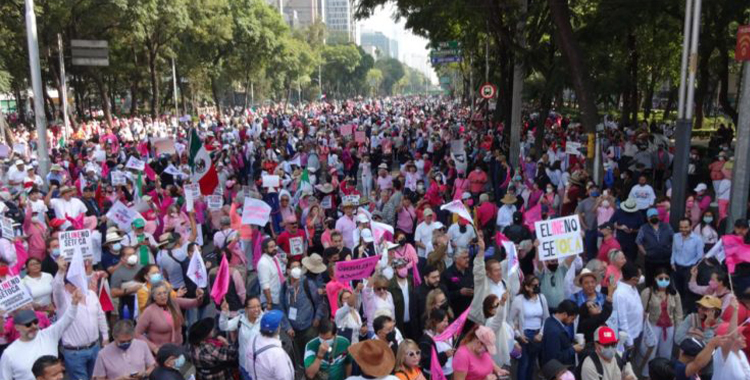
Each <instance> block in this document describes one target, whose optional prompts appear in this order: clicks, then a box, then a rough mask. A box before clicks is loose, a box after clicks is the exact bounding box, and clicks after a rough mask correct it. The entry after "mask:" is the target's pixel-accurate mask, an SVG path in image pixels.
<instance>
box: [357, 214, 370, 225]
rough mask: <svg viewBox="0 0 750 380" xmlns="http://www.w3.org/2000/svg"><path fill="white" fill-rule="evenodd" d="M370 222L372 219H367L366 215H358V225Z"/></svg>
mask: <svg viewBox="0 0 750 380" xmlns="http://www.w3.org/2000/svg"><path fill="white" fill-rule="evenodd" d="M369 222H370V219H369V218H368V217H367V215H365V214H364V213H362V214H357V223H369Z"/></svg>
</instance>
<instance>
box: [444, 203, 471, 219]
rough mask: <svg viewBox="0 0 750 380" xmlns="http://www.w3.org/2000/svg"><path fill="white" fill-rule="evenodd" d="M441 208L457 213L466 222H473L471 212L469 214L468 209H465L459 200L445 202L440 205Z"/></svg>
mask: <svg viewBox="0 0 750 380" xmlns="http://www.w3.org/2000/svg"><path fill="white" fill-rule="evenodd" d="M440 209H441V210H448V211H450V212H454V213H456V214H458V216H460V217H461V218H462V219H464V220H466V221H467V222H469V223H471V224H474V219H473V218H472V217H471V214H469V210H467V209H466V206H464V204H463V203H462V202H461V201H460V200H455V201H453V202H450V203H446V204H444V205H442V206H440Z"/></svg>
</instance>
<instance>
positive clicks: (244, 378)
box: [240, 367, 253, 380]
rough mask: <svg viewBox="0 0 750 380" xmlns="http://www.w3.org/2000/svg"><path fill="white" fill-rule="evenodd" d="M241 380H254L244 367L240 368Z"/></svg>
mask: <svg viewBox="0 0 750 380" xmlns="http://www.w3.org/2000/svg"><path fill="white" fill-rule="evenodd" d="M240 379H242V380H253V378H252V377H251V376H250V373H248V372H247V371H246V370H245V369H244V368H242V367H240Z"/></svg>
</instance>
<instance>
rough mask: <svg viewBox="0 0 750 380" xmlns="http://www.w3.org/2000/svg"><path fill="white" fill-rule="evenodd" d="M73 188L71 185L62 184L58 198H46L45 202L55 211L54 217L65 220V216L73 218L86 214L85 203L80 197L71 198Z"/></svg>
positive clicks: (73, 191)
mask: <svg viewBox="0 0 750 380" xmlns="http://www.w3.org/2000/svg"><path fill="white" fill-rule="evenodd" d="M75 190H76V189H75V187H73V186H63V187H62V188H61V189H60V198H54V199H49V200H48V202H47V203H48V205H49V206H50V207H52V209H53V210H54V211H55V217H56V218H58V219H62V220H67V218H66V216H67V217H70V218H73V219H75V218H76V217H77V216H78V215H80V214H86V205H85V204H84V203H83V202H82V201H81V200H80V199H78V198H73V194H74V193H75ZM51 193H52V192H51V191H50V194H51Z"/></svg>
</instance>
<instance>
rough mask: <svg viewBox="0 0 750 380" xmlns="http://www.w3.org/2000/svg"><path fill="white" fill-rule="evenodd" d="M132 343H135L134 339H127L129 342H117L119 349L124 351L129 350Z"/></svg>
mask: <svg viewBox="0 0 750 380" xmlns="http://www.w3.org/2000/svg"><path fill="white" fill-rule="evenodd" d="M132 343H133V342H132V341H127V342H123V343H117V348H119V349H121V350H123V351H127V350H128V348H130V344H132Z"/></svg>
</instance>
